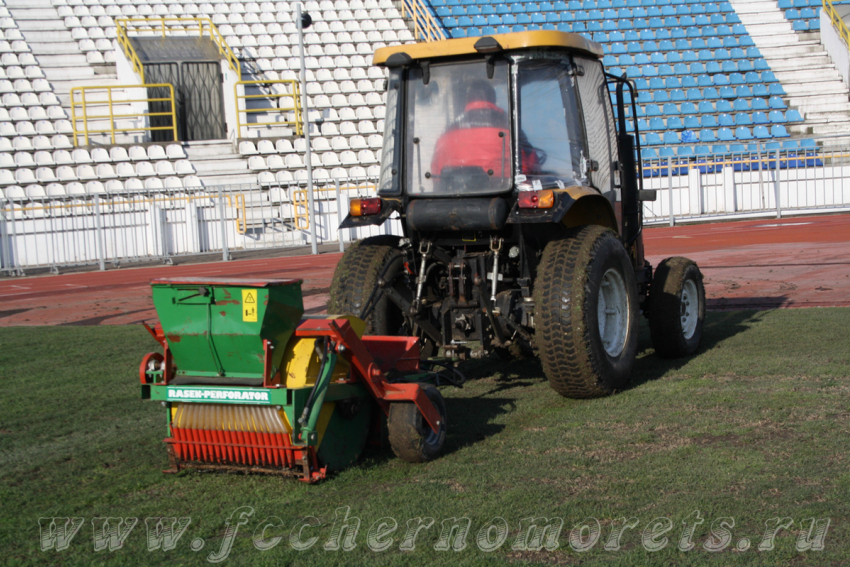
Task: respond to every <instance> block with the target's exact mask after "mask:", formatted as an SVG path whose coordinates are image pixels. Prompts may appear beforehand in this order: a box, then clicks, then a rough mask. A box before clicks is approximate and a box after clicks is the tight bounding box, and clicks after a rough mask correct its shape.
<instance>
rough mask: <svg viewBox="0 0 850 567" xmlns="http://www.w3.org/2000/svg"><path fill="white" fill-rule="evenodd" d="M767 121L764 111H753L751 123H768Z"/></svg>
mask: <svg viewBox="0 0 850 567" xmlns="http://www.w3.org/2000/svg"><path fill="white" fill-rule="evenodd" d="M769 122H770V120H768V119H767V114H765V113H764V112H761V111H758V112H753V124H768V123H769Z"/></svg>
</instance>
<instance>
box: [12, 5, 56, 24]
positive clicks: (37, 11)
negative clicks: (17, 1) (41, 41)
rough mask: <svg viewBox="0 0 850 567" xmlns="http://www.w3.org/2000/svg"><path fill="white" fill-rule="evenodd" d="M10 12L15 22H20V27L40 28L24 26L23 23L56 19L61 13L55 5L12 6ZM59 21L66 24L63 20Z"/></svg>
mask: <svg viewBox="0 0 850 567" xmlns="http://www.w3.org/2000/svg"><path fill="white" fill-rule="evenodd" d="M9 13H10V14H12V17H13V18H15V23H16V24H18V29H20V30H24V29H39V28H24V27H22V26H21V23H22V22H24V21H27V20H29V21H38V20H55V19H57V18H58V17H59V13H58V12H57V11H56V9H55V8H54V7H53V6H27V7H26V8H18V7H14V8H10V10H9ZM59 23H62V24H64V22H63V21H62V20H59ZM63 27H64V26H63Z"/></svg>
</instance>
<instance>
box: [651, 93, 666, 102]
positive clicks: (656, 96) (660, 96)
mask: <svg viewBox="0 0 850 567" xmlns="http://www.w3.org/2000/svg"><path fill="white" fill-rule="evenodd" d="M652 100H654V101H655V102H670V95H669V94H667V91H655V92H654V93H653V95H652Z"/></svg>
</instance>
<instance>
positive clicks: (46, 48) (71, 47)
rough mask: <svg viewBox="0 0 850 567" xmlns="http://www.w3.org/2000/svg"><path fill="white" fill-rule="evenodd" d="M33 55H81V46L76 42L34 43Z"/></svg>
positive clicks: (32, 47)
mask: <svg viewBox="0 0 850 567" xmlns="http://www.w3.org/2000/svg"><path fill="white" fill-rule="evenodd" d="M30 49H31V50H32V54H33V55H35V56H38V55H56V54H57V53H80V46H79V44H78V43H77V42H76V41H58V42H56V43H32V44H30Z"/></svg>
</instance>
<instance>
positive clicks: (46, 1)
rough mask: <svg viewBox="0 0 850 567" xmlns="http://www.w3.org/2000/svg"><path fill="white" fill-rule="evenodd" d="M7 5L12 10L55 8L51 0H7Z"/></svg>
mask: <svg viewBox="0 0 850 567" xmlns="http://www.w3.org/2000/svg"><path fill="white" fill-rule="evenodd" d="M5 4H6V7H7V8H9V9H10V10H11V9H12V8H16V9H17V8H22V9H30V8H52V7H53V2H52V1H51V0H6V2H5Z"/></svg>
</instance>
